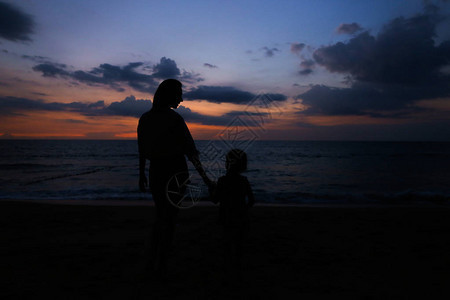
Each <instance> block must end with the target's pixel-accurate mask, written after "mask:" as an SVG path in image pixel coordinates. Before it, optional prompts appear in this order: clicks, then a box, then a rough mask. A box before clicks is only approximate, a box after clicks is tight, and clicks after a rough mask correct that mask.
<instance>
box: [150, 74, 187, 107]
mask: <svg viewBox="0 0 450 300" xmlns="http://www.w3.org/2000/svg"><path fill="white" fill-rule="evenodd" d="M181 87H182V84H181V82H179V81H178V80H176V79H166V80H164V81H163V82H161V83H160V84H159V86H158V88H157V89H156V92H155V95H154V96H153V107H152V109H153V108H160V107H164V106H167V105H169V103H170V101H173V100H174V98H175V97H177V91H178V90H179V89H181Z"/></svg>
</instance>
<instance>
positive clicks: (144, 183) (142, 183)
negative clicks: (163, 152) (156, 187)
mask: <svg viewBox="0 0 450 300" xmlns="http://www.w3.org/2000/svg"><path fill="white" fill-rule="evenodd" d="M146 161H147V160H146V159H145V157H144V156H141V155H139V189H140V190H141V192H145V188H146V187H147V186H148V181H147V177H146V176H145V163H146Z"/></svg>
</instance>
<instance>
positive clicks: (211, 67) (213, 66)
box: [203, 63, 218, 69]
mask: <svg viewBox="0 0 450 300" xmlns="http://www.w3.org/2000/svg"><path fill="white" fill-rule="evenodd" d="M203 66H204V67H207V68H210V69H216V68H218V67H217V66H216V65H212V64H208V63H204V64H203Z"/></svg>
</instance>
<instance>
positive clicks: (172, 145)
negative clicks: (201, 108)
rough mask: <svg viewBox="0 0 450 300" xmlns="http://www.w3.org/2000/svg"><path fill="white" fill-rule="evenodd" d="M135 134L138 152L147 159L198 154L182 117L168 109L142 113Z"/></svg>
mask: <svg viewBox="0 0 450 300" xmlns="http://www.w3.org/2000/svg"><path fill="white" fill-rule="evenodd" d="M137 133H138V145H139V152H140V154H141V155H144V156H145V157H146V158H148V159H153V158H156V159H157V158H165V157H173V156H176V155H193V154H198V151H197V149H196V147H195V143H194V140H193V139H192V136H191V133H190V132H189V129H188V127H187V126H186V123H185V122H184V119H183V117H182V116H181V115H179V114H178V113H177V112H175V111H173V110H172V109H170V108H165V109H157V110H154V109H152V110H150V111H148V112H146V113H144V114H143V115H142V116H141V118H140V119H139V124H138V129H137Z"/></svg>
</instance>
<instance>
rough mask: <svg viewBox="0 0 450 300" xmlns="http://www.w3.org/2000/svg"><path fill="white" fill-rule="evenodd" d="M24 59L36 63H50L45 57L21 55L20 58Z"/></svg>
mask: <svg viewBox="0 0 450 300" xmlns="http://www.w3.org/2000/svg"><path fill="white" fill-rule="evenodd" d="M21 57H22V58H24V59H28V60H31V61H34V62H37V63H47V62H49V61H50V58H48V57H45V56H40V55H33V56H31V55H22V56H21Z"/></svg>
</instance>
